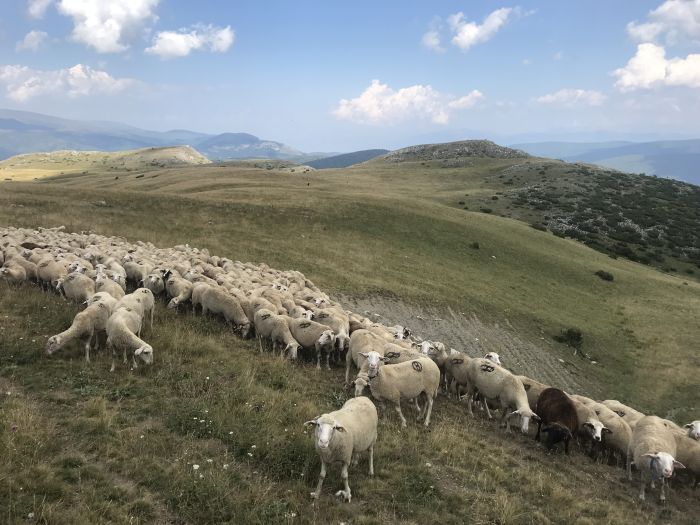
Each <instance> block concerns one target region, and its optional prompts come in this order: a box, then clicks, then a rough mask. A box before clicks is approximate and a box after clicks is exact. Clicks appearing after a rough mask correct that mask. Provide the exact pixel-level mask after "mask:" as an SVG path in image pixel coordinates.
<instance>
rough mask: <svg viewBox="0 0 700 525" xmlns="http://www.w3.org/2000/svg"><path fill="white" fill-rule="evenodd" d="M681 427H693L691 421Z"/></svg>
mask: <svg viewBox="0 0 700 525" xmlns="http://www.w3.org/2000/svg"><path fill="white" fill-rule="evenodd" d="M683 428H693V424H692V423H688V424H686V425H683Z"/></svg>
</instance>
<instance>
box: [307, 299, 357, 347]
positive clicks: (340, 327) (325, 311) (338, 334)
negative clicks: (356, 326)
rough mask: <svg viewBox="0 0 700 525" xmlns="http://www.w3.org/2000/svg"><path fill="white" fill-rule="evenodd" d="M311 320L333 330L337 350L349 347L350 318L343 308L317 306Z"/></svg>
mask: <svg viewBox="0 0 700 525" xmlns="http://www.w3.org/2000/svg"><path fill="white" fill-rule="evenodd" d="M313 320H314V321H316V322H317V323H319V324H323V325H326V326H327V327H329V328H330V329H331V330H333V332H334V333H335V342H336V345H337V348H338V351H340V352H342V351H347V350H348V349H349V348H350V319H349V317H348V315H347V314H346V313H345V311H344V310H341V309H340V308H335V307H328V308H319V309H318V310H316V311H315V312H314V315H313Z"/></svg>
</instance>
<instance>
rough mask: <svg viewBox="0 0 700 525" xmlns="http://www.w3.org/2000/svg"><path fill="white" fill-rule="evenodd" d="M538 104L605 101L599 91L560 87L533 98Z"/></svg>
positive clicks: (596, 102)
mask: <svg viewBox="0 0 700 525" xmlns="http://www.w3.org/2000/svg"><path fill="white" fill-rule="evenodd" d="M535 100H536V101H537V102H539V103H540V104H555V105H562V106H575V105H585V106H600V105H601V104H602V103H603V102H604V101H605V95H603V94H602V93H601V92H600V91H594V90H585V89H560V90H559V91H556V92H555V93H549V94H548V95H543V96H541V97H537V98H536V99H535Z"/></svg>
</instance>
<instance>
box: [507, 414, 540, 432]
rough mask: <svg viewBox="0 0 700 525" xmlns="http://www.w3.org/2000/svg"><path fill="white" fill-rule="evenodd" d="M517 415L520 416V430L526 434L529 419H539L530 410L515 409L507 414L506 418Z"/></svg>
mask: <svg viewBox="0 0 700 525" xmlns="http://www.w3.org/2000/svg"><path fill="white" fill-rule="evenodd" d="M511 417H519V418H520V431H521V432H522V433H523V434H527V432H528V430H529V429H530V419H534V420H535V421H539V419H540V418H539V416H538V415H537V414H535V413H534V412H533V411H532V410H529V409H528V410H515V411H513V412H511V413H510V414H509V415H508V418H509V419H510V418H511Z"/></svg>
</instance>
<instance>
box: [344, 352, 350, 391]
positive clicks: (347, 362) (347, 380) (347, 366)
mask: <svg viewBox="0 0 700 525" xmlns="http://www.w3.org/2000/svg"><path fill="white" fill-rule="evenodd" d="M349 356H350V353H349V352H348V354H347V356H346V359H345V384H346V385H348V384H349V383H350V360H351V359H350V357H349Z"/></svg>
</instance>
